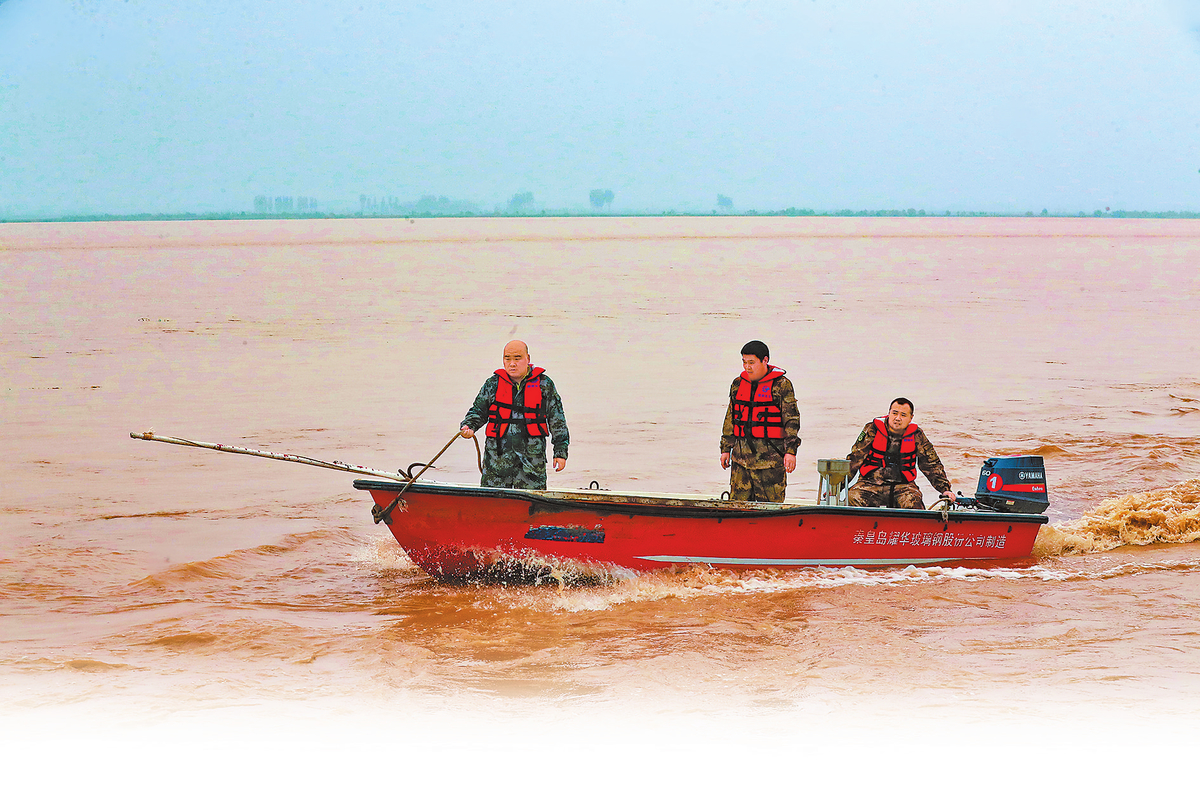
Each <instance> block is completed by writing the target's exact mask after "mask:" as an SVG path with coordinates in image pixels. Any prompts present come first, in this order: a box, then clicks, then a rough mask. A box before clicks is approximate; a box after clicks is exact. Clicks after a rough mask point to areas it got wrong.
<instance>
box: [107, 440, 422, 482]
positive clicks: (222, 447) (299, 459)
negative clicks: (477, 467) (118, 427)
mask: <svg viewBox="0 0 1200 800" xmlns="http://www.w3.org/2000/svg"><path fill="white" fill-rule="evenodd" d="M129 437H130V438H131V439H141V440H143V441H146V442H165V443H166V444H181V445H186V446H187V447H203V448H205V449H206V450H219V451H221V452H222V453H237V454H238V455H243V456H259V457H261V458H273V459H275V460H276V461H291V462H292V463H293V464H305V465H307V466H310V467H324V468H325V469H336V470H340V471H342V472H355V473H358V474H359V475H374V476H376V477H378V478H391V479H392V480H396V481H411V480H412V476H410V475H405V474H404V473H402V472H384V471H383V470H378V469H367V468H366V467H353V466H351V465H349V464H344V463H342V462H341V461H322V460H320V459H318V458H309V457H308V456H297V455H292V454H291V453H269V452H267V451H265V450H250V449H249V448H246V447H235V446H233V445H229V444H213V443H212V442H196V441H193V440H191V439H176V438H175V437H173V436H159V435H157V434H155V433H154V432H153V431H146V432H145V433H131V434H129ZM443 452H445V450H444V449H443ZM438 455H441V453H438ZM421 471H422V472H424V471H425V470H421Z"/></svg>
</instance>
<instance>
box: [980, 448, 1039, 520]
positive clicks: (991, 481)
mask: <svg viewBox="0 0 1200 800" xmlns="http://www.w3.org/2000/svg"><path fill="white" fill-rule="evenodd" d="M975 502H976V503H978V504H979V505H980V506H983V507H984V508H990V509H992V510H993V511H1008V512H1012V513H1015V514H1040V513H1042V512H1043V511H1045V510H1046V509H1047V508H1049V507H1050V499H1049V497H1048V495H1047V493H1046V465H1045V463H1044V462H1043V461H1042V457H1041V456H1016V457H1014V458H989V459H988V460H986V461H984V462H983V468H982V469H980V470H979V486H978V487H976V489H975Z"/></svg>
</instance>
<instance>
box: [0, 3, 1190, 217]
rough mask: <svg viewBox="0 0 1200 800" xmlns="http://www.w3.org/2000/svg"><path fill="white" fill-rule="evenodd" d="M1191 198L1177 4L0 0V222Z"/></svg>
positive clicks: (1146, 203)
mask: <svg viewBox="0 0 1200 800" xmlns="http://www.w3.org/2000/svg"><path fill="white" fill-rule="evenodd" d="M594 188H605V189H612V190H613V191H614V193H615V195H616V200H615V202H614V203H613V210H614V211H619V210H622V209H625V210H661V209H677V210H697V211H707V210H709V209H711V208H713V207H715V205H716V195H717V194H718V193H722V194H725V195H728V196H730V197H732V198H733V200H734V202H735V204H736V206H737V208H739V209H758V210H770V209H780V208H786V207H788V206H796V207H807V208H815V209H823V210H834V209H840V208H853V209H881V208H909V207H912V208H922V209H926V210H928V211H930V212H931V213H932V212H938V213H941V212H944V211H946V210H953V211H959V210H990V211H1001V212H1016V213H1024V212H1025V211H1030V210H1031V211H1035V212H1036V211H1040V210H1041V209H1043V208H1049V209H1050V210H1051V211H1053V212H1064V213H1077V212H1079V211H1086V212H1089V213H1090V212H1091V211H1093V210H1094V209H1098V208H1106V207H1111V208H1113V209H1126V210H1149V211H1158V210H1200V0H1141V1H1140V2H1122V1H1120V0H1091V1H1090V2H1052V1H1048V0H1011V1H1010V2H990V1H989V0H962V1H961V2H950V1H949V0H947V1H945V2H938V0H913V1H912V2H904V0H861V1H860V2H834V1H833V0H791V1H790V2H761V1H760V2H734V1H732V0H730V1H729V2H653V1H652V0H640V1H639V2H620V0H603V1H602V2H592V0H575V1H574V2H570V1H567V0H553V1H547V2H543V1H542V0H532V1H528V0H527V1H525V2H512V1H510V2H497V1H493V0H469V2H463V1H462V0H436V2H433V1H431V2H428V3H410V2H402V1H401V0H349V1H347V2H343V1H342V0H310V1H308V2H305V1H304V0H236V1H234V0H208V2H187V0H124V1H121V0H73V1H68V0H0V217H5V216H7V217H9V218H11V217H13V216H20V215H30V214H41V215H53V214H65V213H80V212H82V213H88V212H93V213H96V212H98V213H129V212H141V211H146V212H178V211H201V212H219V211H250V210H252V204H253V198H254V196H255V195H257V194H268V195H306V196H312V197H315V198H317V199H318V200H319V201H320V203H321V208H322V209H324V210H341V209H345V210H357V208H358V197H359V195H360V194H364V193H365V194H368V195H381V196H382V195H391V196H396V197H399V198H401V199H402V200H406V201H411V200H415V199H416V198H418V197H419V196H421V195H423V194H436V195H445V196H448V197H450V198H454V199H459V200H467V201H472V202H475V203H478V204H479V205H480V206H481V207H483V208H484V209H486V210H490V209H491V208H493V207H494V206H496V205H498V204H503V203H504V202H505V201H507V199H508V198H509V197H510V196H511V195H512V194H514V193H516V192H520V191H531V192H533V193H534V197H535V201H536V204H537V205H538V206H539V207H550V208H562V207H584V206H586V205H587V194H588V191H589V190H590V189H594Z"/></svg>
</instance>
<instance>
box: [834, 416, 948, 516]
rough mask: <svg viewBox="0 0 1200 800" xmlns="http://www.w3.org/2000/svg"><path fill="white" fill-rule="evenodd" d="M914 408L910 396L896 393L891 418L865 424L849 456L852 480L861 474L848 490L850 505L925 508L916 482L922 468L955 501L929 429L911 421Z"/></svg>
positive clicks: (931, 481)
mask: <svg viewBox="0 0 1200 800" xmlns="http://www.w3.org/2000/svg"><path fill="white" fill-rule="evenodd" d="M914 410H915V409H914V408H913V404H912V401H911V400H909V399H908V398H905V397H897V398H896V399H895V400H893V401H892V405H891V408H890V409H889V410H888V415H887V416H886V417H879V418H877V419H874V420H871V421H870V422H868V423H867V425H866V427H864V428H863V430H862V433H860V434H859V436H858V441H856V442H855V443H854V448H853V449H852V450H851V451H850V455H848V456H846V458H847V459H848V460H849V461H850V475H849V476H848V478H847V479H850V478H853V477H854V474H855V473H856V472H857V473H858V476H859V478H858V483H856V484H854V485H853V486H851V487H850V490H849V491H848V492H847V500H848V501H849V503H850V505H852V506H882V507H884V508H924V507H925V502H924V500H923V499H922V497H921V490H920V489H918V488H917V484H916V482H915V481H916V480H917V469H918V468H920V470H921V472H923V473H924V474H925V477H926V478H928V479H929V482H930V483H932V484H933V488H934V489H937V490H938V492H940V493H941V496H942V497H947V498H950V499H951V500H953V499H954V493H953V492H951V491H950V480H949V479H948V478H947V477H946V470H945V468H944V467H943V466H942V460H941V459H940V458H938V454H937V451H936V450H934V449H933V445H932V444H930V443H929V440H928V439H927V438H925V432H924V431H922V430H921V429H920V428H918V427H917V426H916V425H915V424H914V423H913V421H912V418H913V411H914Z"/></svg>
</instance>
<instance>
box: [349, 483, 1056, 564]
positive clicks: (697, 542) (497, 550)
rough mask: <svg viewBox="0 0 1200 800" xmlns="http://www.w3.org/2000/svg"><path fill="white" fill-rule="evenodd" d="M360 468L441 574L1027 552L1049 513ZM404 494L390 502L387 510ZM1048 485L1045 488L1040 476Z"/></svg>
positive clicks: (400, 531)
mask: <svg viewBox="0 0 1200 800" xmlns="http://www.w3.org/2000/svg"><path fill="white" fill-rule="evenodd" d="M405 485H406V484H404V483H399V482H392V481H377V480H357V481H355V482H354V487H355V488H356V489H363V490H366V491H368V492H370V493H371V496H372V498H374V500H375V504H376V509H375V515H376V517H377V518H381V519H382V521H384V522H386V523H387V526H388V528H390V529H391V532H392V535H393V536H394V537H396V541H397V542H399V544H400V546H401V547H402V548H404V551H405V552H406V553H408V556H409V558H411V559H412V560H413V561H414V562H415V563H416V564H417V566H419V567H420V568H421V569H423V570H424V571H425V572H427V573H429V574H430V575H431V576H433V577H435V578H439V579H443V580H451V581H458V580H470V579H479V578H483V579H491V578H497V577H500V578H503V577H506V576H508V577H513V578H518V577H525V578H528V577H530V576H532V577H534V578H535V579H536V578H538V577H541V576H547V575H549V576H551V577H554V578H556V579H559V580H562V577H561V576H562V575H563V574H567V575H571V576H585V577H586V576H589V575H595V576H600V575H605V574H608V575H611V574H613V573H614V572H618V573H619V572H620V571H622V570H631V571H635V572H640V571H646V570H654V569H663V568H666V567H672V566H678V565H688V564H705V565H708V566H712V567H718V568H723V569H734V570H750V569H797V568H801V567H818V566H823V567H845V566H852V567H887V566H904V565H909V564H913V565H922V564H942V563H949V562H958V563H962V562H981V561H983V562H995V561H1004V560H1011V559H1019V558H1027V557H1029V555H1030V553H1031V551H1032V549H1033V542H1034V539H1035V538H1036V537H1037V534H1038V530H1039V528H1040V527H1041V526H1042V525H1043V524H1045V523H1046V522H1047V518H1046V517H1044V516H1041V515H1040V514H1030V513H1005V512H1003V511H992V510H982V509H980V510H959V509H957V508H955V509H952V510H946V511H936V510H930V511H914V510H903V509H888V508H851V507H848V506H829V505H802V504H793V503H783V504H774V503H751V502H735V501H729V500H720V499H716V498H711V497H700V496H679V495H656V494H616V493H612V492H608V491H604V490H578V491H558V490H525V489H493V488H488V487H481V486H467V485H458V484H443V483H417V482H413V483H411V484H409V485H408V488H407V489H405V488H404V487H405ZM401 490H404V493H403V496H402V497H400V499H399V502H396V503H395V505H394V507H393V508H391V510H390V511H388V513H386V514H385V513H383V512H384V511H385V510H387V509H388V506H389V505H391V504H392V503H393V501H396V499H397V496H398V495H399V494H400V492H401ZM1042 491H1043V492H1044V491H1045V489H1044V487H1042Z"/></svg>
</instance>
